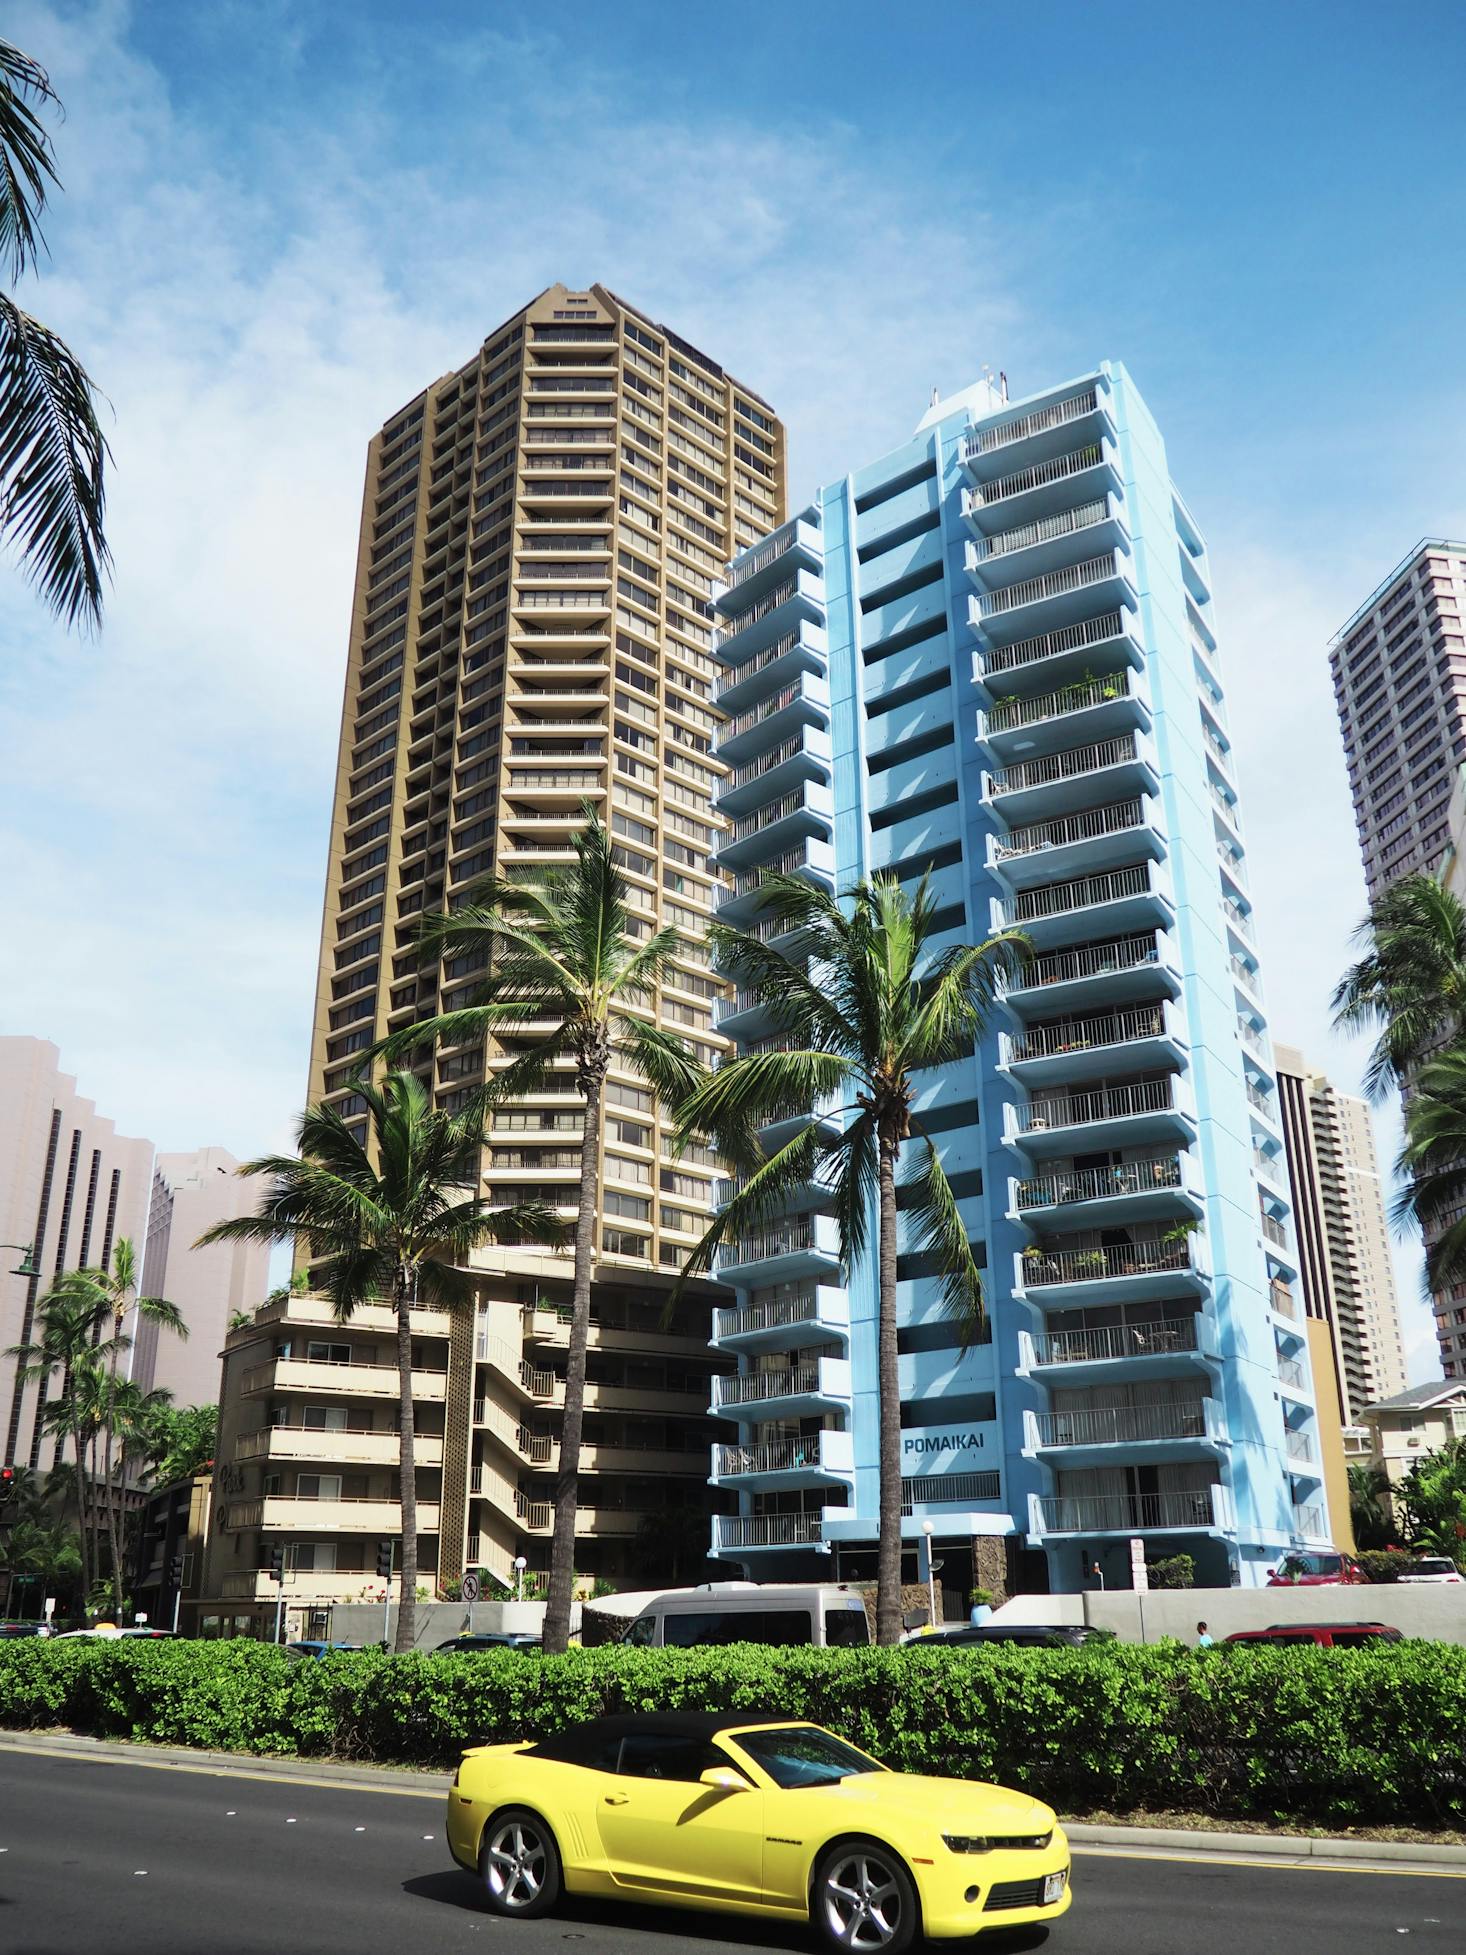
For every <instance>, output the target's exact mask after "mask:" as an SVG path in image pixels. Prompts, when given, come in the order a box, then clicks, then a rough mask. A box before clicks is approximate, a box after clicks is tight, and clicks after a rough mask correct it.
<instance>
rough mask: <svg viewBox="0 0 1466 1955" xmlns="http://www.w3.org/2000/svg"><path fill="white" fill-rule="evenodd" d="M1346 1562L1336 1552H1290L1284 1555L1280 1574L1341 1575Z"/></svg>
mask: <svg viewBox="0 0 1466 1955" xmlns="http://www.w3.org/2000/svg"><path fill="white" fill-rule="evenodd" d="M1343 1572H1344V1563H1343V1559H1342V1557H1341V1556H1339V1555H1336V1554H1290V1555H1285V1556H1284V1557H1283V1565H1282V1567H1281V1568H1280V1569H1279V1570H1278V1573H1279V1574H1280V1575H1341V1574H1342V1573H1343Z"/></svg>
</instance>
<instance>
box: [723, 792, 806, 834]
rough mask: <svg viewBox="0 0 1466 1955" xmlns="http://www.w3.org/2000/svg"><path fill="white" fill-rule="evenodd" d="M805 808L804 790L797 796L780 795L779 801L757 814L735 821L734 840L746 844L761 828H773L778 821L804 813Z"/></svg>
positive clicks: (772, 802) (761, 809) (771, 803)
mask: <svg viewBox="0 0 1466 1955" xmlns="http://www.w3.org/2000/svg"><path fill="white" fill-rule="evenodd" d="M804 806H805V801H804V792H803V790H802V789H801V790H799V792H797V793H795V794H783V795H780V797H779V799H778V800H777V801H771V802H770V803H769V804H768V806H767V807H764V808H760V809H759V810H758V812H757V813H756V814H751V815H745V816H744V818H743V819H742V820H741V821H735V822H734V824H733V840H734V841H735V842H745V841H747V840H748V837H749V836H750V835H757V834H758V832H759V830H760V829H761V828H772V827H773V825H774V823H775V822H776V821H783V820H784V819H785V817H786V816H788V815H797V814H801V813H803V811H804Z"/></svg>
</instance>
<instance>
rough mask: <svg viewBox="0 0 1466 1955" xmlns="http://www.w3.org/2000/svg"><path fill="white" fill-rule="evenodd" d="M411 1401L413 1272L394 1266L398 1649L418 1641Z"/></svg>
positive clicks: (414, 1441) (414, 1442)
mask: <svg viewBox="0 0 1466 1955" xmlns="http://www.w3.org/2000/svg"><path fill="white" fill-rule="evenodd" d="M416 1431H417V1429H416V1423H415V1420H414V1416H413V1404H412V1272H411V1270H410V1269H409V1267H408V1265H407V1264H406V1263H399V1264H398V1265H397V1434H398V1443H397V1479H398V1483H399V1486H398V1491H399V1496H400V1499H401V1502H402V1566H401V1569H400V1570H399V1586H398V1590H397V1640H396V1642H395V1644H394V1645H393V1647H394V1648H395V1649H396V1650H398V1651H399V1652H400V1651H402V1650H410V1649H412V1648H414V1647H415V1645H416V1643H417V1436H416Z"/></svg>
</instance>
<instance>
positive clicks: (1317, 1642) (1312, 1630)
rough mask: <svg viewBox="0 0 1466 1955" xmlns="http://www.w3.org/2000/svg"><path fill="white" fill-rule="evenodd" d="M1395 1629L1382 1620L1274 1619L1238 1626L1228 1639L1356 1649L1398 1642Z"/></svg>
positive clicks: (1400, 1636)
mask: <svg viewBox="0 0 1466 1955" xmlns="http://www.w3.org/2000/svg"><path fill="white" fill-rule="evenodd" d="M1404 1640H1405V1639H1404V1637H1403V1636H1402V1635H1401V1634H1400V1632H1399V1630H1398V1629H1391V1628H1390V1626H1389V1624H1388V1623H1383V1622H1275V1623H1274V1624H1273V1626H1272V1628H1271V1629H1239V1630H1237V1631H1236V1633H1235V1634H1233V1635H1231V1636H1228V1637H1227V1638H1226V1641H1227V1642H1228V1643H1312V1644H1313V1645H1314V1646H1315V1647H1317V1648H1319V1649H1326V1650H1327V1649H1335V1650H1357V1649H1366V1648H1368V1647H1369V1645H1370V1644H1377V1643H1401V1642H1403V1641H1404Z"/></svg>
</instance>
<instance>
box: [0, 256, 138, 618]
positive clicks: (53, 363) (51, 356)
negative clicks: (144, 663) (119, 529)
mask: <svg viewBox="0 0 1466 1955" xmlns="http://www.w3.org/2000/svg"><path fill="white" fill-rule="evenodd" d="M110 452H111V451H110V450H109V448H108V446H107V439H106V436H105V435H104V434H103V433H102V427H101V423H100V421H99V420H98V419H97V410H96V403H95V401H94V398H93V392H92V383H91V381H90V380H89V379H88V378H87V374H86V371H85V369H84V368H83V366H82V365H81V362H80V361H79V360H78V359H77V358H76V356H75V354H74V353H72V352H71V350H70V348H69V347H68V346H67V345H66V343H65V341H64V340H62V339H61V338H60V337H59V336H58V335H57V334H56V333H53V332H52V331H51V329H50V327H49V326H43V325H42V324H41V322H40V321H39V320H38V319H33V318H31V316H30V314H29V313H26V312H23V311H22V310H21V309H20V307H19V306H18V305H16V303H15V302H14V300H13V299H11V298H9V297H8V296H6V295H5V294H4V293H0V534H3V535H4V536H6V537H7V538H8V539H9V540H10V541H12V542H13V543H14V544H15V546H16V547H17V549H18V550H19V551H20V554H21V557H22V560H23V562H24V564H25V566H26V572H27V575H28V576H29V577H30V580H31V582H32V583H33V584H34V585H35V586H36V588H37V590H39V592H40V594H41V596H42V598H43V599H44V601H45V602H46V604H47V605H49V606H50V608H51V610H52V611H53V612H54V613H55V614H56V616H57V617H59V618H60V619H61V620H62V621H63V622H64V623H66V624H68V625H71V624H75V623H76V622H77V621H78V619H84V620H85V621H86V622H88V623H90V624H93V625H96V624H98V623H100V621H101V616H102V588H103V584H104V582H105V579H106V576H107V572H108V570H109V568H110V566H111V561H112V559H111V553H110V551H109V550H108V548H107V539H106V536H105V535H104V533H103V526H102V525H103V516H104V513H105V506H106V464H107V461H108V459H109V457H110Z"/></svg>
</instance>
